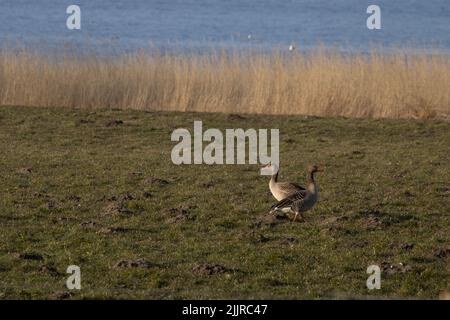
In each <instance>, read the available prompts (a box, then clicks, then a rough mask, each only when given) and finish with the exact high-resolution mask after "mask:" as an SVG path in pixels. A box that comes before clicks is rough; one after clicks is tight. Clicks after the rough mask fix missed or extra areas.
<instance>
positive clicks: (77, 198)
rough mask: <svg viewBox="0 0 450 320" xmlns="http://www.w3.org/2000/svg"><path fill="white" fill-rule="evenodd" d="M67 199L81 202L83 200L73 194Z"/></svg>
mask: <svg viewBox="0 0 450 320" xmlns="http://www.w3.org/2000/svg"><path fill="white" fill-rule="evenodd" d="M66 199H67V200H69V201H75V202H79V201H80V200H81V197H79V196H77V195H75V194H71V195H69V196H67V197H66Z"/></svg>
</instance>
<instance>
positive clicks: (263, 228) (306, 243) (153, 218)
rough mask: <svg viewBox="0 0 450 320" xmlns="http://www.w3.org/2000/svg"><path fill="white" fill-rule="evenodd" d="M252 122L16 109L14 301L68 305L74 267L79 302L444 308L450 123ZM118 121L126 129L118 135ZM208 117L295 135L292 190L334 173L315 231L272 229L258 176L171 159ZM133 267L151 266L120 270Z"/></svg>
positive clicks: (6, 240) (7, 125)
mask: <svg viewBox="0 0 450 320" xmlns="http://www.w3.org/2000/svg"><path fill="white" fill-rule="evenodd" d="M243 117H244V118H239V117H229V116H228V115H225V114H193V113H163V112H161V113H159V112H158V113H156V112H138V111H117V110H105V111H95V112H91V111H83V110H71V109H62V108H53V109H52V108H25V107H2V108H1V109H0V148H1V149H0V150H1V154H0V176H1V187H0V225H1V227H2V228H1V232H0V298H4V299H5V298H7V299H10V298H20V299H28V298H33V299H35V298H44V299H46V298H52V297H57V298H58V297H61V295H58V294H57V293H61V292H66V291H67V289H66V288H65V281H66V278H67V277H68V275H67V274H66V268H67V266H69V265H71V264H75V265H78V266H80V267H81V273H82V284H81V285H82V290H79V291H76V290H73V291H72V296H71V297H72V298H73V299H79V298H150V299H177V298H207V299H216V298H225V299H230V298H231V299H232V298H269V299H270V298H281V299H284V298H289V299H291V298H292V299H304V298H348V297H356V298H380V297H383V298H384V297H392V298H399V297H401V298H437V297H438V295H439V292H440V291H442V290H445V289H448V288H449V258H448V256H449V253H448V251H445V250H447V249H448V248H449V234H450V218H449V213H450V201H449V198H450V163H449V159H450V150H449V144H450V124H449V123H446V122H439V121H413V120H368V119H343V118H314V117H309V118H305V117H286V116H251V115H245V116H243ZM113 119H120V120H122V121H123V122H124V123H123V124H120V125H116V126H106V125H105V124H106V123H107V122H108V121H111V120H113ZM194 120H202V121H203V127H204V130H205V129H206V128H212V127H214V128H220V129H225V128H255V129H258V128H280V144H281V146H280V158H281V162H280V163H281V171H280V174H281V179H282V180H292V181H299V182H302V183H304V181H305V175H306V174H305V168H306V166H307V165H308V164H310V163H318V164H320V165H322V166H323V167H325V172H322V173H320V174H319V175H318V181H319V185H320V192H321V193H320V199H319V203H318V205H317V206H316V207H315V208H314V210H312V211H309V212H308V213H306V220H307V222H306V223H298V222H295V223H292V222H290V221H289V220H283V219H275V220H270V217H268V216H267V212H268V209H269V208H270V206H271V205H272V204H274V203H275V200H274V199H273V198H272V196H271V195H270V194H269V193H268V177H265V176H260V175H259V168H258V166H256V165H215V166H207V165H182V166H176V165H174V164H172V162H171V160H170V153H171V149H172V147H173V146H174V145H175V143H174V142H171V140H170V135H171V133H172V131H173V130H174V129H176V128H181V127H184V128H188V129H190V130H191V131H192V128H193V121H194ZM151 177H153V178H159V179H163V180H167V181H168V182H169V183H168V184H166V185H164V184H162V183H158V181H156V180H155V179H153V180H152V179H149V178H151ZM171 208H181V209H184V211H182V210H178V211H179V213H177V212H176V211H177V210H172V211H171V210H170V209H171ZM174 212H175V213H174ZM177 214H178V216H177ZM177 217H178V218H180V219H177ZM113 227H115V228H123V230H121V229H119V230H116V231H117V232H110V231H111V229H107V228H113ZM113 231H114V230H113ZM406 244H412V245H413V246H412V248H409V247H408V246H407V245H406ZM439 250H444V251H443V252H441V253H443V254H441V255H440V256H439V255H438V254H437V253H438V252H439ZM26 254H34V255H36V257H30V256H26ZM33 258H34V259H33ZM39 258H41V259H39ZM123 259H126V260H137V259H143V260H145V261H147V262H149V263H150V265H149V266H148V267H136V268H117V267H114V265H115V264H116V263H117V262H118V261H120V260H123ZM399 263H403V264H404V266H408V267H407V268H405V269H407V270H403V271H404V272H402V270H400V269H402V268H404V267H398V269H399V270H400V271H398V272H396V271H397V269H395V270H391V271H390V272H389V270H387V271H386V272H383V274H382V284H381V290H373V291H369V290H368V289H367V288H366V279H367V277H368V275H367V274H366V268H367V267H368V266H369V265H371V264H379V265H387V264H392V265H394V264H395V265H398V264H399ZM198 264H218V265H221V266H222V267H223V268H224V270H222V272H218V273H213V274H210V275H209V274H207V273H202V272H201V271H198V270H197V269H195V267H196V266H197V265H198ZM200 269H201V268H200ZM196 270H197V271H196Z"/></svg>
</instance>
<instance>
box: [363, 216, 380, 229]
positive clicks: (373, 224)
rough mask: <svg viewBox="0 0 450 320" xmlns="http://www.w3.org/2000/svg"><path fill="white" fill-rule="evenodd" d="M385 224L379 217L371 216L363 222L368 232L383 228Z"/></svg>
mask: <svg viewBox="0 0 450 320" xmlns="http://www.w3.org/2000/svg"><path fill="white" fill-rule="evenodd" d="M382 224H383V222H382V221H381V220H380V219H379V218H378V217H373V216H370V217H368V218H367V219H365V221H364V222H363V225H364V227H365V228H366V230H374V229H376V228H378V227H381V225H382Z"/></svg>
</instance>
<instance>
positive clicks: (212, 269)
mask: <svg viewBox="0 0 450 320" xmlns="http://www.w3.org/2000/svg"><path fill="white" fill-rule="evenodd" d="M227 271H228V269H227V268H225V267H224V266H222V265H220V264H211V263H200V264H197V265H196V266H194V267H193V268H192V272H193V273H196V274H200V275H204V276H212V275H214V274H220V273H225V272H227Z"/></svg>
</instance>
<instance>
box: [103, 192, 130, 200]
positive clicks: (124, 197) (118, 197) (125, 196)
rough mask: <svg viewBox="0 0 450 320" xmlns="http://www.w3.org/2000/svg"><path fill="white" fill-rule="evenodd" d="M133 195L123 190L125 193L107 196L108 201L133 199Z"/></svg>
mask: <svg viewBox="0 0 450 320" xmlns="http://www.w3.org/2000/svg"><path fill="white" fill-rule="evenodd" d="M134 199H135V198H134V196H133V195H132V194H131V193H129V192H125V193H121V194H119V195H114V196H111V197H109V198H108V201H121V202H122V201H130V200H134Z"/></svg>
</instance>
